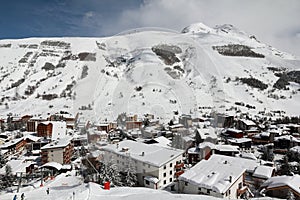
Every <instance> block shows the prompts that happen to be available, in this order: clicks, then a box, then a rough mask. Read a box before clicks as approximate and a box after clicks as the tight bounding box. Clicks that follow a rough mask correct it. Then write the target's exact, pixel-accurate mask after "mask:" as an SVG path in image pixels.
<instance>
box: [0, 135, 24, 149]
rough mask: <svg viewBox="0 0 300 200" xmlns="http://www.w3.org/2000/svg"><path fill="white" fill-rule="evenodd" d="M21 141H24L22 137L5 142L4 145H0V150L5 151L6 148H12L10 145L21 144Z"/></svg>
mask: <svg viewBox="0 0 300 200" xmlns="http://www.w3.org/2000/svg"><path fill="white" fill-rule="evenodd" d="M22 140H24V138H23V137H21V138H17V139H13V140H10V141H8V142H5V143H3V144H2V145H0V149H6V148H9V147H10V146H12V145H16V144H18V143H19V142H21V141H22Z"/></svg>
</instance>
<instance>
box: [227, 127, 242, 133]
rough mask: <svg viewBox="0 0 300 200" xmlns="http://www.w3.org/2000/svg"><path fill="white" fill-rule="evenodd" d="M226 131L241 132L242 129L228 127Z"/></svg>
mask: <svg viewBox="0 0 300 200" xmlns="http://www.w3.org/2000/svg"><path fill="white" fill-rule="evenodd" d="M227 131H230V132H234V133H243V131H241V130H239V129H235V128H228V129H227Z"/></svg>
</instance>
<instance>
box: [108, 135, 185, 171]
mask: <svg viewBox="0 0 300 200" xmlns="http://www.w3.org/2000/svg"><path fill="white" fill-rule="evenodd" d="M123 148H126V149H128V151H126V152H125V151H122V149H123ZM103 150H104V151H109V152H114V153H116V154H119V155H123V156H128V155H130V157H131V158H132V159H135V160H138V161H140V162H144V163H148V164H151V165H154V166H157V167H160V166H162V165H164V164H165V163H167V162H169V161H171V160H173V159H174V158H176V157H178V156H180V155H182V154H183V150H179V149H174V148H171V147H163V146H160V145H156V144H152V145H148V144H145V143H141V142H134V141H131V140H124V141H121V142H119V143H118V145H117V144H110V145H107V146H105V147H103Z"/></svg>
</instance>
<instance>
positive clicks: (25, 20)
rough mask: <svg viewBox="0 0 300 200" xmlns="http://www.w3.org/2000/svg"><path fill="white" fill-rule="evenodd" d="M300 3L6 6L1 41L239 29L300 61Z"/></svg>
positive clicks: (240, 0) (226, 0) (19, 1)
mask: <svg viewBox="0 0 300 200" xmlns="http://www.w3.org/2000/svg"><path fill="white" fill-rule="evenodd" d="M299 19H300V1H299V0H151V1H150V0H3V1H2V2H1V6H0V38H24V37H36V36H38V37H40V36H42V37H45V36H47V37H52V36H107V35H114V34H117V33H119V32H122V31H126V30H128V29H132V28H139V27H149V26H150V27H163V28H169V29H174V30H176V31H181V30H182V29H183V28H184V27H186V26H188V25H189V24H191V23H196V22H202V23H204V24H206V25H208V26H210V27H214V26H215V25H220V24H224V23H227V24H233V25H234V26H236V27H237V28H239V29H241V30H244V31H246V32H247V33H249V34H254V35H256V37H257V38H258V39H259V40H261V41H262V42H264V43H267V44H270V45H272V46H274V47H276V48H278V49H280V50H283V51H286V52H290V53H292V54H295V55H298V56H300V20H299Z"/></svg>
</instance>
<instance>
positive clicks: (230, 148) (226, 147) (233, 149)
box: [215, 144, 239, 152]
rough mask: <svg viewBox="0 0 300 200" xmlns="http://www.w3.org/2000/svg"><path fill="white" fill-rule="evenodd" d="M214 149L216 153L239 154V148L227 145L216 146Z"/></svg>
mask: <svg viewBox="0 0 300 200" xmlns="http://www.w3.org/2000/svg"><path fill="white" fill-rule="evenodd" d="M215 149H216V150H218V151H223V152H225V151H228V152H239V147H238V146H234V145H229V144H218V145H216V146H215Z"/></svg>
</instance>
